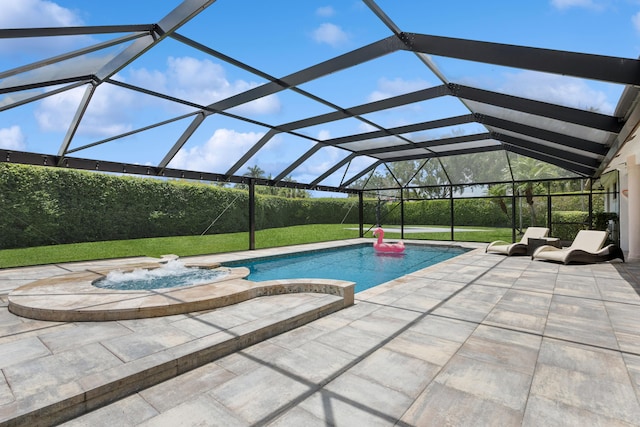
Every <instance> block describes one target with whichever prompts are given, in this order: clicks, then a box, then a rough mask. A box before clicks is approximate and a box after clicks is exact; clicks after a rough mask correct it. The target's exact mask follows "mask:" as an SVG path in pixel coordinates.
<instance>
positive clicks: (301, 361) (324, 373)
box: [269, 341, 356, 384]
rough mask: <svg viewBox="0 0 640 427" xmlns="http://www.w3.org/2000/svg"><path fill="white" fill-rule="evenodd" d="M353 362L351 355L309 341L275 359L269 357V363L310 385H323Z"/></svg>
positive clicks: (353, 358) (353, 357)
mask: <svg viewBox="0 0 640 427" xmlns="http://www.w3.org/2000/svg"><path fill="white" fill-rule="evenodd" d="M355 360H356V357H355V356H354V355H352V354H349V353H346V352H343V351H340V350H338V349H336V348H334V347H329V346H328V345H326V344H322V343H320V342H316V341H310V342H307V343H305V344H302V345H301V346H299V347H298V348H295V349H293V350H291V351H289V352H286V353H281V354H279V355H278V356H277V357H270V358H269V363H270V364H272V365H273V366H278V367H279V368H280V369H281V370H283V371H287V372H290V373H291V374H293V375H295V376H297V377H299V378H304V379H305V380H307V381H308V382H310V383H314V384H324V383H326V382H327V381H329V380H330V379H331V378H332V377H333V376H335V375H336V374H337V373H338V372H340V371H342V370H345V369H347V368H348V367H349V366H350V364H352V363H353V362H354V361H355Z"/></svg>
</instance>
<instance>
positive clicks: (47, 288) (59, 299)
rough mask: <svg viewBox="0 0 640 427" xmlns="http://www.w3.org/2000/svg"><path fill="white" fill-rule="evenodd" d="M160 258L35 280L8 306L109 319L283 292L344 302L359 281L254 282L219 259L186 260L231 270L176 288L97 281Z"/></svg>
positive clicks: (41, 314) (31, 313)
mask: <svg viewBox="0 0 640 427" xmlns="http://www.w3.org/2000/svg"><path fill="white" fill-rule="evenodd" d="M169 258H171V259H175V258H176V257H163V259H161V260H159V261H158V262H144V263H139V264H133V265H132V264H126V265H123V266H112V267H105V268H93V269H87V270H84V271H79V272H71V273H68V274H63V275H59V276H55V277H49V278H46V279H41V280H37V281H35V282H32V283H29V284H27V285H24V286H21V287H19V288H17V289H15V290H13V291H12V292H11V293H9V295H8V301H9V305H8V308H9V311H11V312H12V313H14V314H16V315H19V316H23V317H27V318H31V319H37V320H47V321H58V322H82V321H108V320H126V319H140V318H147V317H159V316H170V315H175V314H183V313H190V312H196V311H204V310H211V309H215V308H219V307H224V306H227V305H230V304H236V303H238V302H242V301H247V300H249V299H252V298H256V297H259V296H267V295H278V294H285V293H298V292H315V293H324V294H329V295H335V296H339V297H341V298H342V299H343V307H347V306H350V305H352V304H353V302H354V286H355V283H353V282H347V281H342V280H331V279H286V280H269V281H264V282H252V281H250V280H247V279H246V277H247V276H248V275H249V270H248V269H247V268H246V267H238V268H228V267H221V266H220V264H219V263H202V262H200V263H196V262H184V265H185V266H186V267H199V268H216V269H225V270H228V275H226V276H223V277H221V278H217V279H216V280H215V281H212V282H209V283H205V284H198V285H188V286H181V287H175V288H164V289H152V290H114V289H105V288H99V287H96V286H94V285H93V282H95V281H96V280H99V279H102V278H104V277H106V276H107V274H109V272H111V271H122V272H128V271H133V270H134V269H154V268H159V267H161V266H162V265H163V264H165V263H166V262H167V261H168V259H169Z"/></svg>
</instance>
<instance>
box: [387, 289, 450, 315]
mask: <svg viewBox="0 0 640 427" xmlns="http://www.w3.org/2000/svg"><path fill="white" fill-rule="evenodd" d="M440 301H441V299H439V298H433V297H429V296H426V295H421V294H410V295H407V296H405V297H403V298H400V299H398V300H396V301H394V303H393V306H394V307H398V308H403V309H406V310H413V311H416V312H420V313H424V312H427V311H429V310H431V309H432V308H433V307H435V306H436V305H438V304H439V303H440Z"/></svg>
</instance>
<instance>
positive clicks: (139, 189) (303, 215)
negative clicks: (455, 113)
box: [0, 163, 375, 249]
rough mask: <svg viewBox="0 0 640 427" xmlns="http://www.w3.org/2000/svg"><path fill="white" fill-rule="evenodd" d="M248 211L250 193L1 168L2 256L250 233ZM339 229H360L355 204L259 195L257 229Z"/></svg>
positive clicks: (34, 168) (65, 171) (8, 166)
mask: <svg viewBox="0 0 640 427" xmlns="http://www.w3.org/2000/svg"><path fill="white" fill-rule="evenodd" d="M354 203H355V204H356V206H354ZM365 203H366V204H367V205H370V206H367V207H366V208H365V210H366V211H369V212H372V211H374V209H373V208H371V206H373V204H375V201H369V200H368V201H366V202H365ZM248 206H249V194H248V192H247V191H245V190H238V189H230V188H222V187H218V186H215V185H211V184H204V183H193V182H184V181H175V180H171V181H167V180H160V179H149V178H140V177H127V176H119V175H109V174H103V173H92V172H85V171H77V170H69V169H61V168H44V167H37V166H26V165H17V164H7V163H2V164H0V212H1V215H0V236H1V237H0V248H1V249H8V248H18V247H31V246H41V245H51V244H60V243H78V242H92V241H101V240H116V239H136V238H144V237H163V236H183V235H198V234H202V233H203V232H204V231H205V230H207V229H208V227H209V226H210V225H211V224H212V222H214V220H216V218H217V220H216V221H215V224H214V225H213V226H211V228H210V229H208V231H207V234H218V233H233V232H241V231H248V229H249V218H248V211H249V209H248ZM350 208H351V210H349V209H350ZM225 209H226V210H225ZM223 211H224V213H223ZM347 212H349V213H348V215H347ZM368 220H369V221H373V220H374V217H372V218H369V219H368ZM340 222H346V223H357V222H358V208H357V199H354V198H342V199H338V198H336V199H308V198H307V199H302V198H301V199H288V198H283V197H278V196H263V195H256V227H257V228H258V229H264V228H273V227H284V226H291V225H302V224H321V223H334V224H335V223H340Z"/></svg>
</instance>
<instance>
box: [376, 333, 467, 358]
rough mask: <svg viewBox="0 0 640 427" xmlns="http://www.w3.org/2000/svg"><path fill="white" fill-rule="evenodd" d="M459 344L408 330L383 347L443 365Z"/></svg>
mask: <svg viewBox="0 0 640 427" xmlns="http://www.w3.org/2000/svg"><path fill="white" fill-rule="evenodd" d="M460 345H461V343H460V342H456V341H450V340H447V339H444V338H440V337H435V336H433V335H427V334H423V333H420V332H416V331H414V330H408V331H406V332H403V333H402V334H401V335H400V336H398V337H396V338H394V339H393V340H391V341H390V342H388V343H387V344H386V345H385V346H384V348H386V349H388V350H391V351H395V352H397V353H402V354H405V355H407V356H411V357H415V358H418V359H421V360H424V361H425V362H429V363H431V364H434V365H438V366H444V365H445V364H446V363H447V362H448V361H449V359H451V356H453V355H454V354H455V353H456V351H458V349H459V348H460Z"/></svg>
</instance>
